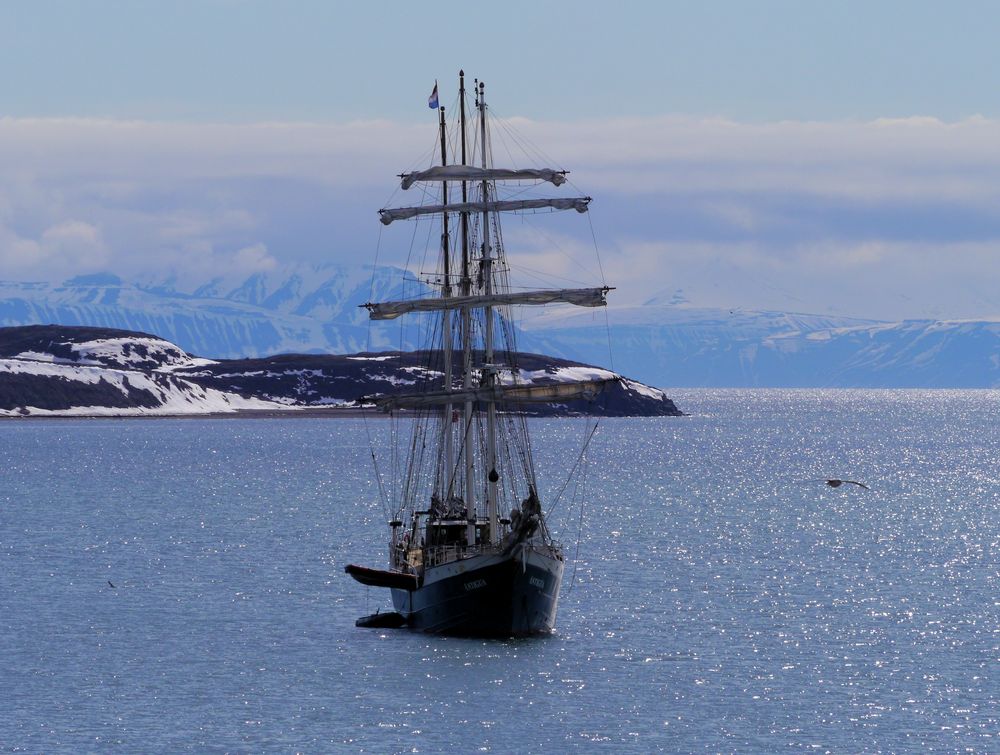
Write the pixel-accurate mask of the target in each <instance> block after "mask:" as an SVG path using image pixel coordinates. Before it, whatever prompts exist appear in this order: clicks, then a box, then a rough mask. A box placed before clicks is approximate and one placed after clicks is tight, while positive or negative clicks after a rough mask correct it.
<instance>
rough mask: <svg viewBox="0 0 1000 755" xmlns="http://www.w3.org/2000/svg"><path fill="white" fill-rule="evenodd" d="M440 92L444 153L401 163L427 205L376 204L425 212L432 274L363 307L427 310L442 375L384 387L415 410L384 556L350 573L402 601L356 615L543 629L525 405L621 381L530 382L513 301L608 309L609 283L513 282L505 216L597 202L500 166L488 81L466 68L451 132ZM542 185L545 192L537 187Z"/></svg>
mask: <svg viewBox="0 0 1000 755" xmlns="http://www.w3.org/2000/svg"><path fill="white" fill-rule="evenodd" d="M429 105H430V106H431V107H432V108H434V109H436V110H437V111H438V129H439V138H438V139H435V148H434V152H433V155H434V159H433V164H431V165H429V166H428V167H426V168H424V169H422V170H417V171H413V172H409V173H403V174H401V176H400V177H401V179H402V180H401V188H402V189H403V190H411V189H414V188H417V189H418V191H419V194H420V195H421V197H422V198H423V203H421V204H417V205H415V206H407V207H394V208H388V209H383V210H380V211H379V212H380V219H381V222H382V223H383V224H385V225H387V226H388V225H390V224H392V223H394V222H396V221H402V220H410V219H417V220H418V221H419V220H420V219H422V218H425V216H429V217H427V218H426V219H428V220H430V221H431V224H432V225H431V228H432V230H431V231H427V233H428V234H429V236H428V237H429V238H432V239H433V240H434V243H433V244H432V246H433V247H434V254H433V256H434V257H436V261H435V262H434V265H433V271H431V272H427V274H426V275H425V284H429V285H425V286H424V287H423V288H422V289H421V292H422V295H418V296H416V297H414V298H406V299H401V300H398V301H386V302H369V303H368V304H365V305H364V306H365V307H366V308H367V309H368V312H369V316H370V317H371V319H373V320H392V319H395V318H402V320H401V321H405V320H407V319H408V318H409V319H411V321H416V322H419V324H420V326H421V328H422V329H423V330H425V331H426V334H427V339H428V340H427V341H426V343H427V346H426V350H422V351H421V354H422V355H423V356H424V358H425V362H424V367H425V369H423V370H422V372H421V374H422V375H424V376H431V377H430V378H429V379H425V380H415V381H414V383H415V385H414V386H411V387H415V388H416V390H413V391H409V392H406V393H398V394H392V395H386V396H381V397H378V398H376V399H375V403H376V404H377V405H378V406H379V408H381V409H382V410H384V411H387V412H392V413H395V414H397V416H399V417H401V418H404V419H405V421H404V422H403V423H401V427H403V428H404V431H403V432H401V433H400V435H402V436H404V437H402V438H401V439H400V440H401V443H400V445H401V446H404V447H405V449H406V454H405V461H400V462H399V464H398V467H399V469H400V470H401V471H400V474H399V483H398V485H395V486H394V490H393V494H392V498H391V502H390V507H391V513H392V519H391V521H390V522H389V532H388V535H389V563H388V567H387V568H372V567H366V566H358V565H354V564H352V565H349V566H347V567H345V571H346V572H347V573H348V574H350V575H351V576H352V577H354V578H355V579H356V580H358V581H359V582H361V583H363V584H365V585H370V586H376V587H384V588H387V589H389V590H390V591H391V594H392V602H393V606H394V608H395V612H389V613H381V614H376V615H372V616H368V617H365V618H363V619H359V620H358V625H359V626H406V627H408V628H410V629H413V630H417V631H424V632H433V633H440V634H451V635H461V636H485V637H490V636H492V637H509V636H528V635H537V634H547V633H550V632H551V631H552V630H553V628H554V626H555V621H556V610H557V607H558V604H559V591H560V586H561V583H562V577H563V569H564V566H565V556H564V553H563V549H562V546H561V545H560V544H559V543H557V542H556V541H555V540H554V539H553V537H552V533H551V532H550V531H549V528H548V525H547V524H546V518H545V502H543V501H542V500H541V499H540V497H539V486H538V482H537V479H536V474H535V463H534V459H533V454H532V444H531V438H530V436H529V433H528V417H527V416H526V413H525V405H527V404H531V403H535V402H542V403H552V402H565V401H570V400H574V399H581V398H594V397H596V396H597V395H598V394H599V393H600V392H601V391H602V389H603V388H604V387H605V386H606V384H607V383H608V382H610V381H609V380H603V379H601V380H576V381H564V382H556V383H546V384H539V383H537V382H535V381H532V380H531V377H530V375H528V374H527V373H526V371H524V370H522V369H520V368H519V366H518V363H517V362H518V352H517V349H516V344H515V328H514V327H513V323H514V320H513V317H512V310H513V308H515V307H521V306H526V305H527V306H532V305H543V304H550V303H559V304H571V305H576V306H583V307H601V306H605V305H606V297H607V294H608V292H609V291H610V290H611V289H610V288H609V287H608V286H606V285H600V286H595V287H590V288H568V289H564V288H539V289H522V288H517V289H515V288H513V287H512V286H511V285H510V275H509V273H510V264H509V261H508V257H507V254H506V250H505V246H504V237H503V233H502V230H501V225H500V221H501V218H502V217H503V216H505V215H508V214H510V213H519V214H524V213H532V214H535V213H544V212H550V211H557V210H575V211H576V212H580V213H583V212H586V211H587V209H588V205H589V204H590V201H591V199H590V197H588V196H559V192H557V191H555V190H556V189H558V187H561V186H562V185H563V184H565V183H566V174H567V172H566V171H564V170H557V169H554V168H548V167H542V168H537V167H533V168H517V167H497V166H496V165H495V164H494V162H493V157H492V149H491V124H492V121H491V120H490V119H489V118H488V116H489V108H487V105H486V94H485V85H484V84H483V83H481V82H478V81H477V82H475V83H474V85H473V87H472V96H471V97H469V96H468V93H467V91H466V85H465V75H464V73H463V72H460V73H459V94H458V110H459V114H458V121H457V127H456V126H455V125H454V124H453V125H452V127H451V129H449V124H448V122H447V120H446V117H445V108H444V107H439V105H438V102H437V85H435V88H434V93H433V94H432V96H431V100H430V101H429ZM470 111H471V112H470ZM449 137H450V138H449ZM544 187H548V188H549V190H550V191H548V192H546V194H547V195H546V196H535V194H537V193H538V189H539V188H544ZM548 194H555V195H556V196H550V195H548ZM438 233H440V243H439V244H438V243H437V241H438V235H437V234H438ZM413 235H414V236H415V235H416V232H414V234H413ZM394 458H395V457H394ZM400 458H401V459H402V458H403V456H401V457H400ZM376 474H378V470H376Z"/></svg>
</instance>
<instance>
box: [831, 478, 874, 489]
mask: <svg viewBox="0 0 1000 755" xmlns="http://www.w3.org/2000/svg"><path fill="white" fill-rule="evenodd" d="M823 482H825V483H826V484H827V485H829V486H830V487H831V488H839V487H840V486H841V485H857V486H858V487H859V488H864V489H865V490H871V488H870V487H868V486H867V485H865V484H864V483H863V482H857V481H855V480H838V479H836V478H833V479H832V480H823Z"/></svg>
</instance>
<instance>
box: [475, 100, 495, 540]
mask: <svg viewBox="0 0 1000 755" xmlns="http://www.w3.org/2000/svg"><path fill="white" fill-rule="evenodd" d="M476 104H477V105H478V107H479V141H480V147H481V150H482V162H483V171H484V172H485V171H486V170H488V169H489V167H490V166H489V152H488V150H487V147H486V85H485V84H483V82H481V81H480V82H479V96H478V98H477V100H476ZM489 190H490V182H489V180H488V179H487V178H485V177H484V178H483V184H482V200H483V256H482V259H481V260H480V265H481V271H482V274H483V287H484V289H483V294H484V295H485V296H486V297H487V301H488V300H489V297H490V296H491V295H492V294H493V250H492V249H491V248H490V214H489V210H488V209H487V207H488V205H487V202H488V201H489ZM498 251H499V250H498ZM483 318H484V320H485V323H484V325H485V334H484V340H485V344H484V346H485V349H484V351H485V353H484V355H483V376H484V377H485V381H484V382H485V385H486V388H487V389H490V388H492V387H493V385H494V384H495V382H496V376H497V365H496V364H495V362H494V358H493V307H492V306H490V305H489V304H487V305H486V306H485V307H484V308H483ZM496 424H497V405H496V402H494V401H490V402H489V403H488V404H487V405H486V463H485V464H484V465H483V466H484V469H488V470H489V474H488V475H487V478H486V515H487V517H488V518H489V521H490V542H491V543H497V542H499V540H500V523H499V521H498V516H497V482H498V481H499V479H500V476H499V474H498V473H497V435H496V434H497V427H496Z"/></svg>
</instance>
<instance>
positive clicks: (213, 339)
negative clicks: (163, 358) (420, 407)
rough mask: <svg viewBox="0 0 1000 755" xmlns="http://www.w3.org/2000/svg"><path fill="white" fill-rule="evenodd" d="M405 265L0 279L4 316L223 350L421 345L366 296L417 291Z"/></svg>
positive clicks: (340, 350)
mask: <svg viewBox="0 0 1000 755" xmlns="http://www.w3.org/2000/svg"><path fill="white" fill-rule="evenodd" d="M401 279H402V273H401V271H399V270H397V269H394V268H389V267H381V268H375V269H374V274H373V269H372V268H371V267H368V268H361V267H358V268H356V269H350V268H342V267H334V266H309V265H299V266H294V267H288V268H283V269H281V270H280V271H273V272H268V273H255V274H254V275H251V276H249V277H247V276H236V275H234V276H230V277H228V278H214V279H212V280H209V281H194V282H187V283H182V282H181V281H178V280H177V279H176V278H163V279H153V278H147V279H143V280H136V281H125V280H123V279H122V278H119V277H118V276H116V275H113V274H111V273H100V274H96V275H87V276H80V277H77V278H73V279H71V280H68V281H65V282H63V283H58V284H53V283H47V282H10V281H7V282H0V325H3V326H14V325H35V324H58V325H83V326H90V327H103V328H117V329H120V330H129V331H137V332H144V333H156V334H157V335H159V336H161V337H162V338H165V339H167V340H168V341H170V342H172V343H175V344H177V345H178V346H180V347H181V348H182V349H184V350H186V351H189V352H191V353H195V354H211V355H212V356H213V357H219V358H224V359H228V358H239V357H254V356H265V355H270V354H279V353H292V352H296V353H310V352H313V353H337V354H344V353H350V352H354V351H362V350H364V349H383V348H401V347H402V348H413V347H415V344H410V343H403V344H401V343H400V340H399V334H398V328H397V327H394V326H390V325H387V324H385V323H378V322H369V320H368V315H367V313H366V312H365V311H364V310H363V309H361V308H360V305H362V304H364V303H365V302H367V301H371V300H372V299H395V298H401V297H403V296H408V295H409V296H412V295H415V294H416V293H419V292H421V291H423V290H425V289H424V287H423V286H422V284H420V283H417V282H413V283H412V284H406V285H401V284H400V283H399V281H400V280H401Z"/></svg>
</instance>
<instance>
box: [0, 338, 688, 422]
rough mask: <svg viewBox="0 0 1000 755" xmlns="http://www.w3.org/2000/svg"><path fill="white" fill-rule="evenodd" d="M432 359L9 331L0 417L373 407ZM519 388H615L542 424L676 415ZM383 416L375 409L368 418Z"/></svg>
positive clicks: (424, 376)
mask: <svg viewBox="0 0 1000 755" xmlns="http://www.w3.org/2000/svg"><path fill="white" fill-rule="evenodd" d="M434 358H435V357H434V355H432V354H431V353H429V352H380V353H361V354H346V355H341V354H281V355H278V356H273V357H264V358H255V359H226V360H212V359H205V358H201V357H196V356H193V355H191V354H188V353H186V352H185V351H183V350H182V349H180V348H179V347H178V346H176V345H174V344H172V343H170V342H169V341H165V340H163V339H161V338H159V337H157V336H154V335H150V334H147V333H138V332H134V331H126V330H115V329H110V328H94V327H76V326H61V325H28V326H19V327H11V328H0V416H15V417H17V416H133V415H160V416H170V415H201V414H215V413H224V414H232V413H244V412H262V411H264V412H267V411H287V412H291V413H294V412H296V411H298V412H301V411H302V410H305V409H313V410H323V411H326V412H328V413H330V414H335V413H337V412H338V410H340V411H344V412H345V413H346V411H348V410H361V409H364V408H365V407H371V401H372V399H374V398H375V397H378V396H385V395H391V394H394V393H412V392H417V391H420V390H422V389H423V388H424V387H425V386H428V387H429V386H433V384H434V382H435V381H438V385H439V381H440V375H441V372H440V365H438V364H436V363H435V362H434ZM515 362H516V363H515V364H513V365H510V367H511V368H512V369H514V370H517V371H518V378H519V382H527V383H531V384H549V383H558V382H561V381H566V380H571V379H577V378H585V379H609V378H610V379H612V381H611V382H609V383H608V384H607V386H606V387H605V388H604V390H603V391H602V392H601V393H600V395H598V396H597V397H596V398H595V399H593V400H582V399H580V400H575V401H566V402H561V403H551V404H526V405H523V411H525V412H527V413H531V414H536V415H543V416H569V415H580V414H587V415H597V416H609V417H625V416H645V417H648V416H675V415H679V414H681V412H680V411H678V409H677V407H676V406H675V405H674V403H673V402H672V401H671V400H670V399H669V398H667V397H666V395H665V394H664V393H663V392H662V391H660V390H659V389H656V388H651V387H649V386H647V385H643V384H642V383H638V382H636V381H633V380H629V379H627V378H624V377H622V376H619V375H616V374H614V373H612V372H611V371H609V370H605V369H603V368H599V367H592V366H589V365H583V364H580V363H577V362H571V361H568V360H565V359H556V358H554V357H546V356H541V355H538V354H523V353H522V354H517V355H516V357H515ZM371 410H372V411H375V410H374V409H371Z"/></svg>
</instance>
